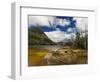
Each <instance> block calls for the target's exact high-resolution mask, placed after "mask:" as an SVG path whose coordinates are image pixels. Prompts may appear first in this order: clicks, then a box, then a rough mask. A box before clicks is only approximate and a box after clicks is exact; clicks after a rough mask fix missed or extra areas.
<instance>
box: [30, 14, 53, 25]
mask: <svg viewBox="0 0 100 82" xmlns="http://www.w3.org/2000/svg"><path fill="white" fill-rule="evenodd" d="M48 21H51V22H52V21H53V17H52V16H29V25H33V24H34V25H36V24H38V25H47V26H49V22H48Z"/></svg>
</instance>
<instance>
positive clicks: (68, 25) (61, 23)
mask: <svg viewBox="0 0 100 82" xmlns="http://www.w3.org/2000/svg"><path fill="white" fill-rule="evenodd" d="M46 17H47V16H46ZM46 17H44V20H43V16H42V23H43V21H44V22H45V24H44V25H42V24H41V22H40V24H41V26H42V29H43V31H44V32H51V31H56V30H60V31H63V32H68V31H70V32H71V31H72V32H76V31H77V28H76V20H75V19H73V17H69V16H50V17H52V18H51V19H50V17H47V19H48V20H46ZM37 18H38V17H37ZM40 18H41V17H40ZM33 19H36V17H35V18H33ZM36 20H37V19H36ZM36 20H34V21H33V23H32V24H30V23H29V26H31V25H36V24H37V23H38V22H39V21H41V20H38V21H37V22H36ZM30 21H31V20H30V19H29V22H30ZM46 23H47V24H46Z"/></svg>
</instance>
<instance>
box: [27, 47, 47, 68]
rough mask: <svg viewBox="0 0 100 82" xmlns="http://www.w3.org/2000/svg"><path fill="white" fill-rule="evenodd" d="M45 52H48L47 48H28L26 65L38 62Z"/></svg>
mask: <svg viewBox="0 0 100 82" xmlns="http://www.w3.org/2000/svg"><path fill="white" fill-rule="evenodd" d="M47 53H48V50H47V49H43V48H29V49H28V66H33V65H37V64H38V63H40V62H41V61H42V59H43V58H44V56H45V55H46V54H47Z"/></svg>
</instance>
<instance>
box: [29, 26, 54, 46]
mask: <svg viewBox="0 0 100 82" xmlns="http://www.w3.org/2000/svg"><path fill="white" fill-rule="evenodd" d="M53 44H55V43H54V42H52V41H51V40H50V39H48V37H47V36H46V35H45V34H44V32H43V31H42V29H41V27H40V26H38V27H34V26H31V27H30V28H29V29H28V45H29V46H32V45H53Z"/></svg>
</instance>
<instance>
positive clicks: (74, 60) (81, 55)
mask: <svg viewBox="0 0 100 82" xmlns="http://www.w3.org/2000/svg"><path fill="white" fill-rule="evenodd" d="M50 51H52V49H51V50H48V49H46V48H43V47H41V46H32V47H29V48H28V66H40V65H42V66H46V65H48V64H47V63H46V61H45V60H44V56H46V55H47V54H48V52H50ZM52 54H53V56H52V57H54V56H55V57H56V58H57V59H59V60H60V61H63V62H65V64H66V65H69V64H87V63H88V55H87V50H83V49H74V48H71V47H70V46H67V47H66V46H65V47H63V48H62V49H60V50H58V51H56V52H52ZM48 61H50V62H51V63H55V65H56V64H57V65H65V64H64V63H61V62H60V63H59V62H58V61H57V60H55V59H52V58H50V59H49V60H48ZM50 65H51V64H50Z"/></svg>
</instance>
